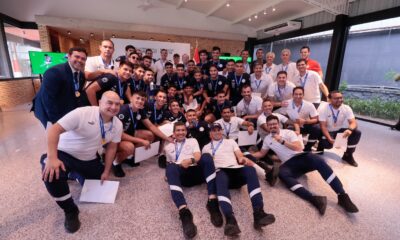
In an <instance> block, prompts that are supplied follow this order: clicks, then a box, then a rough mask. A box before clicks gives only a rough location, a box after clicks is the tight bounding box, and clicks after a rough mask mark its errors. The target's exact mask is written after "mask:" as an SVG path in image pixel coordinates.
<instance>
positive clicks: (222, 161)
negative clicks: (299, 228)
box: [203, 123, 275, 236]
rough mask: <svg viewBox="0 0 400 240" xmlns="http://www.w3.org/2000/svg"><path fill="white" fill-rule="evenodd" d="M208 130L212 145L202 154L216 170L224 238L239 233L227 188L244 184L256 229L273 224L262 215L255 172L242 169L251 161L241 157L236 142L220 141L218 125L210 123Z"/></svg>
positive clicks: (263, 213) (245, 168)
mask: <svg viewBox="0 0 400 240" xmlns="http://www.w3.org/2000/svg"><path fill="white" fill-rule="evenodd" d="M210 129H211V131H210V137H211V142H210V143H209V144H207V145H206V146H204V148H203V154H211V155H212V156H213V159H214V164H215V167H216V168H217V174H216V184H217V195H218V201H219V203H220V206H221V210H222V212H223V214H224V215H225V219H226V224H225V229H224V233H225V235H227V236H236V235H238V234H239V233H240V229H239V226H238V224H237V222H236V219H235V216H234V214H233V210H232V205H231V200H230V194H229V188H239V187H241V186H243V185H245V184H247V190H248V192H249V196H250V199H251V204H252V207H253V216H254V228H255V229H261V227H264V226H267V225H268V224H271V223H273V222H275V217H274V215H272V214H267V213H265V212H264V202H263V197H262V195H261V188H260V183H259V182H258V178H257V174H256V170H255V169H254V168H253V167H251V166H243V165H245V164H246V163H247V162H249V163H250V160H249V159H247V158H246V157H244V156H243V153H242V152H241V151H240V149H239V146H238V144H237V143H236V142H235V140H233V139H224V138H223V135H222V127H221V125H220V124H219V123H213V124H212V125H211V127H210Z"/></svg>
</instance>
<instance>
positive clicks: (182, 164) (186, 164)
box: [181, 159, 192, 168]
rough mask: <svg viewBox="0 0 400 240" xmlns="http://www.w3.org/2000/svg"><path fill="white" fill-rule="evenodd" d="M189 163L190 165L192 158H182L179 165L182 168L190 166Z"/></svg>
mask: <svg viewBox="0 0 400 240" xmlns="http://www.w3.org/2000/svg"><path fill="white" fill-rule="evenodd" d="M190 165H192V160H191V159H183V160H182V162H181V166H182V167H183V168H188V167H190Z"/></svg>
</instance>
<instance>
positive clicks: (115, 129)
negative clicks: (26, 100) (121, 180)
mask: <svg viewBox="0 0 400 240" xmlns="http://www.w3.org/2000/svg"><path fill="white" fill-rule="evenodd" d="M99 103H100V104H99V107H97V106H90V107H82V108H77V109H75V110H73V111H71V112H69V113H68V114H67V115H65V116H64V117H63V118H61V119H60V120H59V121H58V122H57V123H56V124H54V125H53V126H52V127H51V128H50V130H49V132H48V138H47V139H48V140H47V149H48V150H47V154H44V155H42V157H41V159H40V162H41V164H42V169H43V181H44V183H45V185H46V188H47V191H48V192H49V193H50V195H51V196H52V197H53V198H54V199H55V200H56V202H57V204H58V206H60V207H61V208H62V209H63V210H64V213H65V222H64V227H65V229H66V230H67V232H70V233H74V232H76V231H78V229H79V228H80V225H81V223H80V221H79V218H78V215H79V209H78V207H77V206H76V204H75V203H74V200H73V199H72V196H71V193H70V191H69V187H68V183H67V179H68V173H69V172H72V171H73V172H76V173H78V174H79V175H80V176H82V177H84V178H87V179H101V181H102V182H103V181H104V180H107V179H108V177H109V175H110V170H111V165H112V161H113V159H114V157H115V153H116V151H117V144H118V143H119V142H120V141H121V134H122V123H121V122H120V121H119V120H118V118H117V117H115V116H116V115H117V113H118V111H119V108H120V98H119V96H118V95H117V94H116V93H115V92H111V91H108V92H105V93H104V94H103V96H102V98H101V99H100V101H99ZM102 146H106V152H105V165H103V164H102V163H101V158H100V157H99V155H98V153H97V151H98V149H100V148H102Z"/></svg>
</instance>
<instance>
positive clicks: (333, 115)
mask: <svg viewBox="0 0 400 240" xmlns="http://www.w3.org/2000/svg"><path fill="white" fill-rule="evenodd" d="M329 108H330V109H331V112H332V118H333V123H334V124H336V122H337V120H338V118H339V113H340V110H338V112H337V114H336V115H335V112H334V111H333V107H332V104H329Z"/></svg>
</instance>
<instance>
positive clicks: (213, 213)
mask: <svg viewBox="0 0 400 240" xmlns="http://www.w3.org/2000/svg"><path fill="white" fill-rule="evenodd" d="M207 210H208V212H209V213H210V219H211V223H212V224H213V225H214V226H215V227H222V225H223V223H224V221H223V219H222V214H221V211H220V210H219V205H218V200H217V199H209V200H208V202H207Z"/></svg>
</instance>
